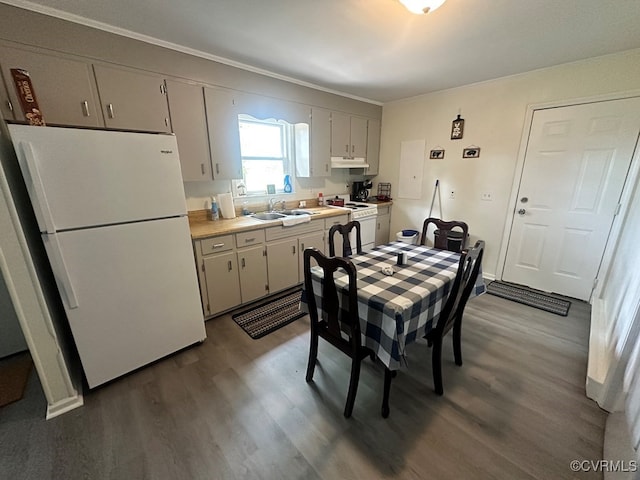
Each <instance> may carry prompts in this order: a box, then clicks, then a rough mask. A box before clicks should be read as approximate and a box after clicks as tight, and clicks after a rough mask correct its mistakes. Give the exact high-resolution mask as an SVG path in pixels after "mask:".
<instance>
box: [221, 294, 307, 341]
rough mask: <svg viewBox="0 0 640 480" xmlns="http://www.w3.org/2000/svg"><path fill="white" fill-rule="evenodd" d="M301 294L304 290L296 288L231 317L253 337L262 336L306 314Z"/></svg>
mask: <svg viewBox="0 0 640 480" xmlns="http://www.w3.org/2000/svg"><path fill="white" fill-rule="evenodd" d="M301 296H302V290H296V291H295V292H290V293H287V294H286V295H283V296H281V297H279V298H276V299H273V300H269V301H267V302H266V303H262V304H260V305H258V306H256V307H252V308H250V309H249V310H245V311H243V312H240V313H236V314H235V315H233V316H232V317H231V318H233V321H234V322H236V323H237V324H238V325H239V326H240V327H241V328H242V329H243V330H244V331H245V332H247V334H248V335H249V336H250V337H251V338H253V339H257V338H261V337H264V336H265V335H268V334H269V333H271V332H274V331H276V330H278V329H279V328H282V327H284V326H285V325H288V324H289V323H291V322H293V321H294V320H297V319H298V318H301V317H304V316H305V315H306V313H305V312H302V311H301V310H300V297H301Z"/></svg>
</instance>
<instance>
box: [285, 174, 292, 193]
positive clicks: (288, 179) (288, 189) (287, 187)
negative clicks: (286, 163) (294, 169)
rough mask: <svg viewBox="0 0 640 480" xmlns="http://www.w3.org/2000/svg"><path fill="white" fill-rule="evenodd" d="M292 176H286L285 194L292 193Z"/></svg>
mask: <svg viewBox="0 0 640 480" xmlns="http://www.w3.org/2000/svg"><path fill="white" fill-rule="evenodd" d="M291 190H292V188H291V175H285V176H284V193H291Z"/></svg>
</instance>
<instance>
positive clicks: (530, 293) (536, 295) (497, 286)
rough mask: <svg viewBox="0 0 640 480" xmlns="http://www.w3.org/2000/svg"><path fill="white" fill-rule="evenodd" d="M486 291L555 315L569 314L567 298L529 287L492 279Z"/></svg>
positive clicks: (569, 305) (569, 304) (569, 303)
mask: <svg viewBox="0 0 640 480" xmlns="http://www.w3.org/2000/svg"><path fill="white" fill-rule="evenodd" d="M487 293H490V294H491V295H495V296H497V297H502V298H506V299H507V300H511V301H514V302H518V303H522V304H523V305H529V306H530V307H534V308H538V309H540V310H545V311H547V312H551V313H555V314H557V315H562V316H563V317H566V316H567V315H568V314H569V307H571V302H570V301H568V300H563V299H561V298H556V297H553V296H551V295H548V294H546V293H543V292H539V291H537V290H533V289H531V288H526V287H520V286H517V285H511V284H509V283H504V282H499V281H493V282H491V283H490V284H489V285H487Z"/></svg>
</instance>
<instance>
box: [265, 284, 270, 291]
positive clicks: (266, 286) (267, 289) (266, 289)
mask: <svg viewBox="0 0 640 480" xmlns="http://www.w3.org/2000/svg"><path fill="white" fill-rule="evenodd" d="M264 290H265V291H266V292H268V291H269V284H268V283H265V284H264Z"/></svg>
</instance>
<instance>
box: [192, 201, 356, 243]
mask: <svg viewBox="0 0 640 480" xmlns="http://www.w3.org/2000/svg"><path fill="white" fill-rule="evenodd" d="M304 210H309V211H310V212H313V215H311V220H316V219H321V218H328V217H336V216H338V215H345V214H347V213H349V212H348V211H346V210H342V209H339V208H330V207H314V208H305V209H304ZM203 212H205V214H204V216H203V215H197V216H196V215H191V213H190V214H189V228H190V230H191V238H192V239H193V240H198V239H201V238H206V237H211V236H214V235H223V234H227V233H238V232H245V231H250V230H256V229H258V228H266V227H274V226H277V225H282V220H257V219H255V218H253V217H251V216H238V217H236V218H230V219H224V218H222V219H220V220H215V221H212V220H209V219H207V218H206V210H203ZM203 217H204V218H203Z"/></svg>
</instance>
